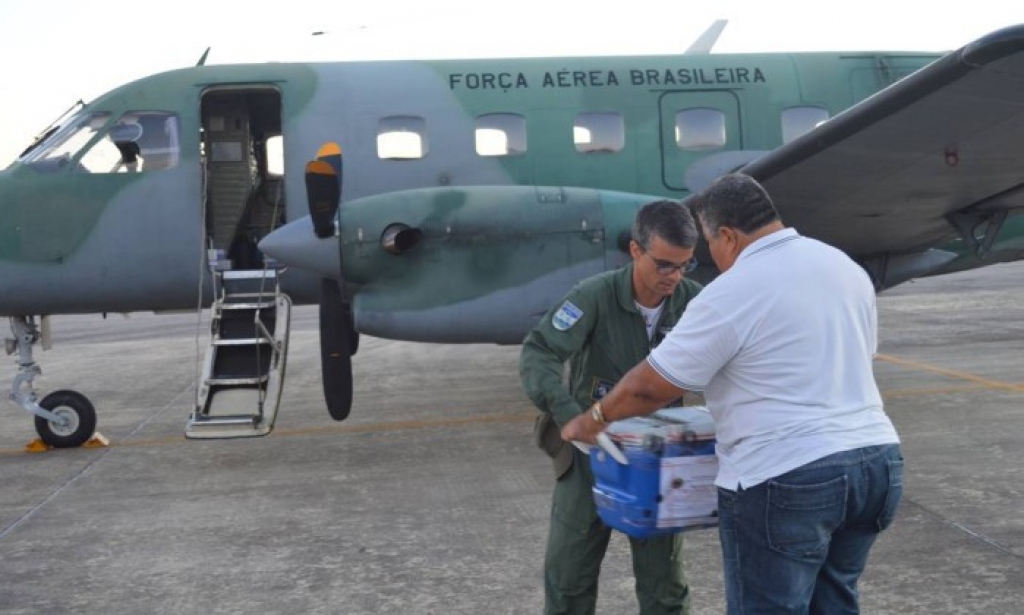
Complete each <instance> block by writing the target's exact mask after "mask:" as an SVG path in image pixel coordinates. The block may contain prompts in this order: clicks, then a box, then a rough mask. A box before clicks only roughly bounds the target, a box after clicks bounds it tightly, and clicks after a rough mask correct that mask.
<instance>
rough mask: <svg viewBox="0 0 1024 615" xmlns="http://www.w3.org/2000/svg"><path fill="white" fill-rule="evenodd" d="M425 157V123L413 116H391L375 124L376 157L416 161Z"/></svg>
mask: <svg viewBox="0 0 1024 615" xmlns="http://www.w3.org/2000/svg"><path fill="white" fill-rule="evenodd" d="M426 155H427V123H426V121H425V120H424V119H423V118H421V117H417V116H414V115H393V116H390V117H385V118H381V120H380V122H379V123H378V124H377V157H378V158H381V159H383V160H416V159H418V158H423V157H424V156H426Z"/></svg>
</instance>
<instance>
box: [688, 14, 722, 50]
mask: <svg viewBox="0 0 1024 615" xmlns="http://www.w3.org/2000/svg"><path fill="white" fill-rule="evenodd" d="M728 23H729V20H728V19H716V20H715V22H714V23H713V24H711V26H710V27H709V28H708V29H707V30H705V31H704V33H703V34H701V35H700V36H698V37H697V40H695V41H693V44H692V45H690V47H689V48H688V49H687V50H686V51H685V52H684V54H685V55H688V56H700V55H707V54H709V53H711V48H712V47H714V46H715V43H716V42H718V37H719V36H721V35H722V30H725V26H726V24H728Z"/></svg>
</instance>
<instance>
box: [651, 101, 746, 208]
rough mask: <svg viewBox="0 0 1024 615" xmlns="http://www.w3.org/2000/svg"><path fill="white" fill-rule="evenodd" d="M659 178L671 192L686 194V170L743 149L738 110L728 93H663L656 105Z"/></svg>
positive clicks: (737, 104) (737, 102) (737, 103)
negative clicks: (698, 162)
mask: <svg viewBox="0 0 1024 615" xmlns="http://www.w3.org/2000/svg"><path fill="white" fill-rule="evenodd" d="M658 104H659V109H660V123H661V129H660V130H661V132H660V137H661V177H662V183H663V184H664V185H665V187H666V188H669V189H671V190H689V188H688V187H687V185H686V181H685V174H686V169H687V167H689V166H690V165H691V164H693V163H694V162H695V161H697V160H699V159H700V158H704V157H705V156H708V155H710V154H715V153H718V152H722V151H726V150H741V149H743V135H742V131H741V122H740V106H739V99H738V98H737V97H736V93H735V92H732V91H728V90H720V91H718V90H701V91H685V92H665V93H664V94H662V96H661V99H660V101H659V103H658Z"/></svg>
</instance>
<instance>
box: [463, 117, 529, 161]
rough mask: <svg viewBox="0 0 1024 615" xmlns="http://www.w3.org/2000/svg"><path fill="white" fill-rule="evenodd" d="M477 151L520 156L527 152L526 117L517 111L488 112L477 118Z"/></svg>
mask: <svg viewBox="0 0 1024 615" xmlns="http://www.w3.org/2000/svg"><path fill="white" fill-rule="evenodd" d="M475 140H476V153H477V154H479V155H481V156H518V155H520V154H525V153H526V118H524V117H523V116H521V115H517V114H515V113H488V114H487V115H481V116H479V117H477V118H476V130H475Z"/></svg>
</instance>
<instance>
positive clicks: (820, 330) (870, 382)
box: [648, 228, 899, 490]
mask: <svg viewBox="0 0 1024 615" xmlns="http://www.w3.org/2000/svg"><path fill="white" fill-rule="evenodd" d="M877 347H878V338H877V314H876V308H875V291H874V288H873V287H872V285H871V282H870V280H869V279H868V276H867V274H866V273H865V272H864V270H863V269H861V268H860V267H859V266H858V265H857V264H856V263H854V262H853V261H852V260H850V258H848V257H847V256H846V255H845V254H843V253H842V252H841V251H839V250H837V249H836V248H833V247H831V246H829V245H826V244H824V243H821V242H820V241H817V240H814V239H811V238H808V237H802V236H801V235H799V234H798V233H797V232H796V231H795V230H793V229H788V228H787V229H783V230H781V231H778V232H775V233H772V234H771V235H768V236H766V237H762V238H761V239H759V240H757V241H756V242H754V243H752V244H751V245H749V246H747V248H746V249H744V250H743V252H742V253H741V254H740V256H739V258H738V259H737V260H736V263H735V264H734V265H733V266H732V267H731V268H730V269H729V271H727V272H725V273H723V274H722V275H720V276H719V277H718V278H716V279H715V280H714V281H713V282H711V283H710V284H708V285H707V287H706V288H705V289H704V291H703V292H701V294H699V295H697V297H696V298H695V299H694V300H693V301H691V302H690V304H689V306H687V308H686V312H684V313H683V317H682V319H681V320H680V321H679V323H678V324H677V325H676V326H675V328H674V329H673V330H672V332H671V333H670V334H669V335H668V336H667V337H666V338H665V340H664V341H663V342H662V343H661V344H660V345H659V346H658V347H657V348H655V349H654V350H653V351H652V352H651V355H650V356H649V357H648V362H649V363H650V364H651V366H652V367H653V368H654V369H655V370H657V371H658V373H660V374H661V375H662V376H663V377H664V378H666V379H667V380H668V381H669V382H672V383H673V384H675V385H676V386H679V387H682V388H684V389H687V390H696V391H700V390H703V391H704V396H705V398H706V400H707V406H708V410H709V411H710V412H711V414H712V416H713V417H714V419H715V429H716V437H717V439H718V446H717V453H718V461H719V472H718V477H717V479H716V481H715V484H717V485H718V486H720V487H723V488H725V489H732V490H735V489H736V488H737V487H738V486H741V487H744V488H747V487H752V486H754V485H757V484H759V483H762V482H764V481H765V480H768V479H769V478H773V477H775V476H778V475H780V474H784V473H785V472H788V471H790V470H792V469H795V468H798V467H800V466H802V465H804V464H807V463H810V462H811V461H814V460H816V459H820V458H821V457H824V456H826V455H830V454H832V453H837V452H840V451H846V450H851V449H855V448H861V447H864V446H872V445H876V444H888V443H896V442H899V436H898V435H897V434H896V430H895V429H894V428H893V425H892V422H891V421H890V420H889V417H888V416H886V414H885V412H884V411H883V409H882V398H881V395H880V394H879V392H878V386H877V385H876V384H875V378H874V373H873V372H872V366H871V361H872V358H873V356H874V354H875V352H876V351H877Z"/></svg>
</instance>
